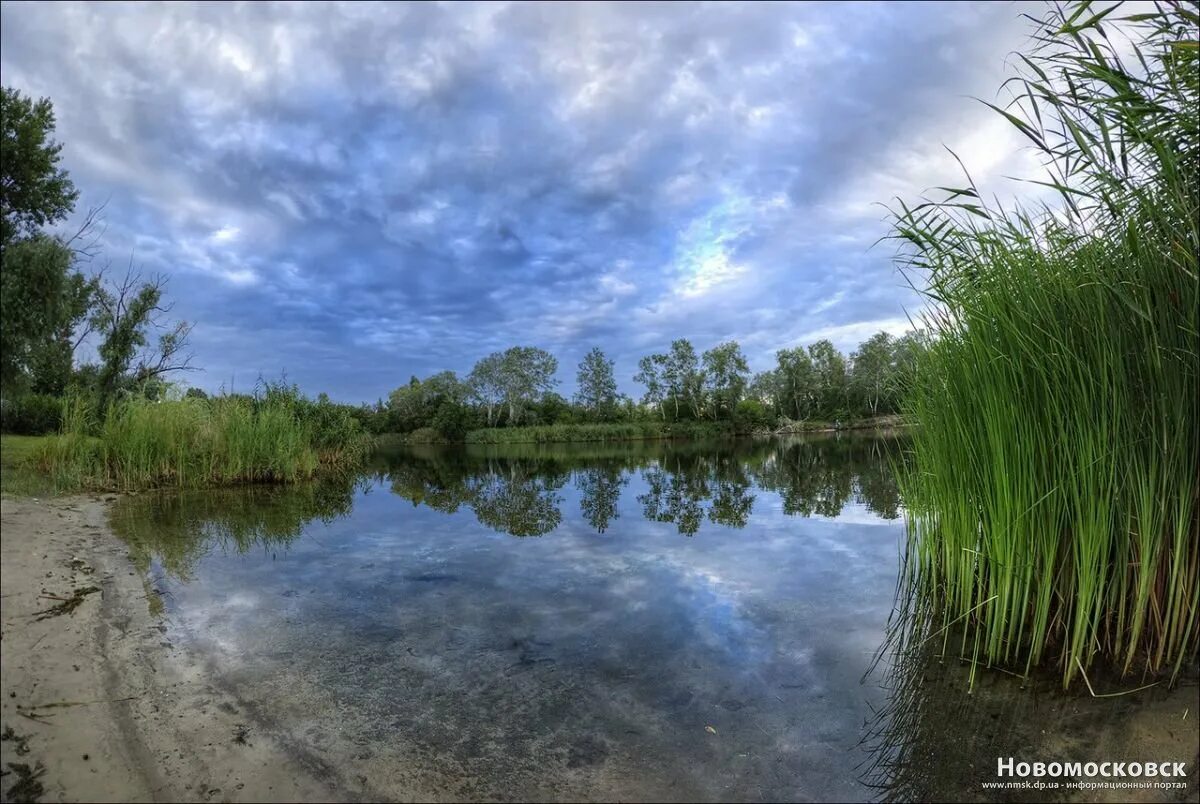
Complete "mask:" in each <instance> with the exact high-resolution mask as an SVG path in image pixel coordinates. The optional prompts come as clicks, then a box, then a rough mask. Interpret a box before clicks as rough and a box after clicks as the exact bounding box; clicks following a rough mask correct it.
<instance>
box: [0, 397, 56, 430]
mask: <svg viewBox="0 0 1200 804" xmlns="http://www.w3.org/2000/svg"><path fill="white" fill-rule="evenodd" d="M62 410H63V402H62V399H60V398H58V397H55V396H50V395H49V394H24V395H21V396H13V397H7V398H5V399H3V400H0V432H5V433H17V434H19V435H42V434H44V433H53V432H56V431H57V430H58V428H59V426H60V425H61V424H62Z"/></svg>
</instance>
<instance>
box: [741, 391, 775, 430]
mask: <svg viewBox="0 0 1200 804" xmlns="http://www.w3.org/2000/svg"><path fill="white" fill-rule="evenodd" d="M733 423H734V425H735V426H736V427H737V428H738V429H739V430H742V429H751V430H766V429H769V428H771V427H772V426H774V424H775V416H774V415H772V414H771V411H769V410H767V408H766V406H765V405H763V403H762V402H759V401H758V400H757V399H743V400H742V401H741V402H738V403H737V407H736V408H734V410H733Z"/></svg>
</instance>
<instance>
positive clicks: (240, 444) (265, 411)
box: [38, 395, 367, 490]
mask: <svg viewBox="0 0 1200 804" xmlns="http://www.w3.org/2000/svg"><path fill="white" fill-rule="evenodd" d="M305 401H306V402H307V400H305ZM308 404H312V405H316V404H317V403H308ZM308 414H313V412H312V411H308V410H307V409H301V408H300V407H299V406H298V404H297V403H296V400H295V399H292V398H289V397H287V396H280V395H275V396H271V395H265V396H263V397H261V398H260V397H253V398H252V397H244V396H240V397H232V396H231V397H217V398H214V399H182V400H175V401H166V402H148V401H144V400H127V401H123V402H120V403H117V404H114V405H112V406H110V407H109V408H108V409H107V410H106V411H105V412H104V413H103V414H102V415H98V414H95V413H94V412H93V411H91V410H89V409H88V407H87V405H86V403H85V402H83V401H81V400H71V401H69V402H68V403H67V405H66V411H65V413H64V426H63V433H62V434H61V435H59V436H56V437H54V438H53V439H52V440H51V441H50V442H48V443H47V445H46V446H45V447H44V448H43V450H42V453H41V455H40V456H39V458H38V463H39V465H40V468H41V469H42V470H43V471H44V472H46V473H47V474H49V475H50V476H51V477H52V479H53V480H54V482H55V484H56V485H57V486H58V487H59V488H105V489H126V490H128V489H140V488H152V487H159V486H179V487H199V486H220V485H235V484H242V483H271V482H294V481H298V480H305V479H309V478H311V477H313V476H314V475H315V474H316V473H317V472H318V470H319V469H320V468H321V467H322V466H326V467H328V466H334V467H344V466H348V465H351V464H353V463H355V462H357V461H358V460H359V459H361V457H362V456H363V454H364V452H365V449H366V444H367V439H366V436H365V435H364V434H362V433H361V431H355V432H347V433H341V436H342V440H341V441H338V442H336V443H335V442H334V440H333V437H332V436H331V435H330V432H329V429H328V428H325V429H322V428H321V426H320V424H321V419H320V417H319V416H316V415H308Z"/></svg>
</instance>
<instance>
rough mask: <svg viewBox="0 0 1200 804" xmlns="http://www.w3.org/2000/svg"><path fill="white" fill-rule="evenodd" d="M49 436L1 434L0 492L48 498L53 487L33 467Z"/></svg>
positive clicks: (47, 479) (46, 478) (52, 491)
mask: <svg viewBox="0 0 1200 804" xmlns="http://www.w3.org/2000/svg"><path fill="white" fill-rule="evenodd" d="M49 439H50V437H49V436H25V435H8V434H5V435H0V493H3V494H12V495H17V496H23V497H28V496H48V495H50V494H53V493H54V484H53V483H52V482H51V481H50V479H49V478H48V477H46V476H45V475H43V474H41V473H39V472H38V471H37V470H36V469H35V467H34V466H33V459H34V458H35V457H36V456H37V454H38V453H39V451H40V450H41V449H43V448H44V446H45V444H46V442H47V441H49Z"/></svg>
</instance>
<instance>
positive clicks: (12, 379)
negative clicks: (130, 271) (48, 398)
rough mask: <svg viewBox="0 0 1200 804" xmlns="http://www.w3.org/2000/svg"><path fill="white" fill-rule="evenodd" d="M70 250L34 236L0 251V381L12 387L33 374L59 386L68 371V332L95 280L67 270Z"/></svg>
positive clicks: (82, 314) (71, 346) (70, 348)
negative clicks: (0, 252) (0, 307)
mask: <svg viewBox="0 0 1200 804" xmlns="http://www.w3.org/2000/svg"><path fill="white" fill-rule="evenodd" d="M73 263H74V254H73V252H72V251H71V249H70V247H68V246H67V245H66V244H65V243H63V242H62V241H61V240H60V239H58V238H55V237H49V236H46V235H42V234H37V235H34V236H32V237H28V238H25V239H22V240H17V241H14V242H11V243H8V244H7V245H6V246H5V247H4V250H3V253H2V254H0V305H2V309H0V385H3V387H4V388H6V389H7V388H12V387H13V385H14V384H16V383H18V382H24V381H28V380H30V375H31V374H34V373H36V374H37V375H38V376H39V378H40V380H41V382H39V383H37V384H38V385H41V386H45V387H47V388H50V389H53V388H60V387H61V385H62V382H63V380H64V379H65V378H64V377H63V364H64V363H65V365H66V373H67V374H69V372H70V363H71V353H73V351H74V347H75V345H76V342H75V341H74V340H73V338H72V335H73V333H74V332H75V330H76V328H77V327H78V325H79V324H80V322H81V321H82V320H83V319H84V318H85V317H86V314H87V310H88V305H89V303H90V301H91V299H92V296H93V294H94V293H95V292H96V288H97V283H96V281H95V280H89V279H86V278H84V276H83V275H82V274H80V273H79V272H78V271H76V270H74V268H73Z"/></svg>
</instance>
